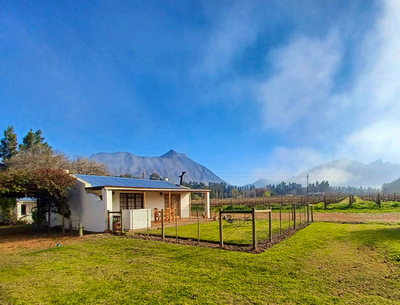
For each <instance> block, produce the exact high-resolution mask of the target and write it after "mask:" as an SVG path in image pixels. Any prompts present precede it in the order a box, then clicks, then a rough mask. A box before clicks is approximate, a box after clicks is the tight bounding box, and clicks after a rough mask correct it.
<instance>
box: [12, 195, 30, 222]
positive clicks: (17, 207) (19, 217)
mask: <svg viewBox="0 0 400 305" xmlns="http://www.w3.org/2000/svg"><path fill="white" fill-rule="evenodd" d="M22 205H25V206H26V215H22V207H21V206H22ZM34 207H36V201H19V200H17V204H16V205H15V207H14V210H13V212H14V215H16V217H17V220H23V221H26V223H32V222H33V219H32V212H31V210H32V208H34Z"/></svg>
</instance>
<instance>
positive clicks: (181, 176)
mask: <svg viewBox="0 0 400 305" xmlns="http://www.w3.org/2000/svg"><path fill="white" fill-rule="evenodd" d="M184 174H186V172H182V175H180V176H179V178H181V182H180V183H179V185H182V183H183V175H184Z"/></svg>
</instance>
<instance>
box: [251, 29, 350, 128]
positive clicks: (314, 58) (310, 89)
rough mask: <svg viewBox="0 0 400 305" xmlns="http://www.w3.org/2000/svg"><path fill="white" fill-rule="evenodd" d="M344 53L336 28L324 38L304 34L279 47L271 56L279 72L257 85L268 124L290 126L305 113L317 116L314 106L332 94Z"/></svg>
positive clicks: (264, 116) (259, 98) (265, 122)
mask: <svg viewBox="0 0 400 305" xmlns="http://www.w3.org/2000/svg"><path fill="white" fill-rule="evenodd" d="M341 57H342V46H341V41H340V38H339V35H338V33H337V32H335V31H332V32H331V33H329V35H328V36H327V37H326V38H325V39H323V40H318V39H311V38H309V37H300V38H297V39H296V40H294V41H293V42H292V43H290V44H289V45H288V46H286V47H284V48H279V49H277V50H275V51H274V52H273V53H272V55H271V56H270V58H269V59H270V61H271V62H272V66H273V69H274V71H275V73H274V75H273V76H272V78H270V79H269V80H267V81H266V82H264V83H261V84H259V85H258V86H257V89H256V91H257V92H256V95H257V96H258V100H259V102H260V104H261V107H262V109H263V122H264V124H265V127H267V128H279V129H280V128H289V127H291V126H292V125H293V124H295V123H296V122H298V121H299V120H301V119H303V118H305V117H308V118H309V117H310V116H312V117H314V116H315V117H317V115H318V113H315V111H316V110H315V108H314V106H315V105H316V104H319V103H324V102H325V101H326V100H327V99H328V98H329V97H330V95H331V90H332V86H333V78H334V76H335V73H336V72H337V70H338V66H339V64H340V60H341ZM313 108H314V109H313ZM314 114H315V115H314ZM319 115H321V113H319Z"/></svg>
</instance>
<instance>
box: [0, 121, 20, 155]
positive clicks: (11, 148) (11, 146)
mask: <svg viewBox="0 0 400 305" xmlns="http://www.w3.org/2000/svg"><path fill="white" fill-rule="evenodd" d="M17 147H18V143H17V135H16V134H15V133H14V126H8V127H7V129H6V130H5V131H4V138H3V139H2V140H1V145H0V157H1V158H2V159H3V161H5V160H7V159H10V158H11V157H12V156H15V155H16V154H17V153H18V151H17Z"/></svg>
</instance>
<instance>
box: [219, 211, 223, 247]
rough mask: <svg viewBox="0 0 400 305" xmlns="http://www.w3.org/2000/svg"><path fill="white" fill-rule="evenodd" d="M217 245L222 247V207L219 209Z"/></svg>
mask: <svg viewBox="0 0 400 305" xmlns="http://www.w3.org/2000/svg"><path fill="white" fill-rule="evenodd" d="M219 246H220V247H221V248H222V247H223V246H224V234H223V226H222V208H220V209H219Z"/></svg>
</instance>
